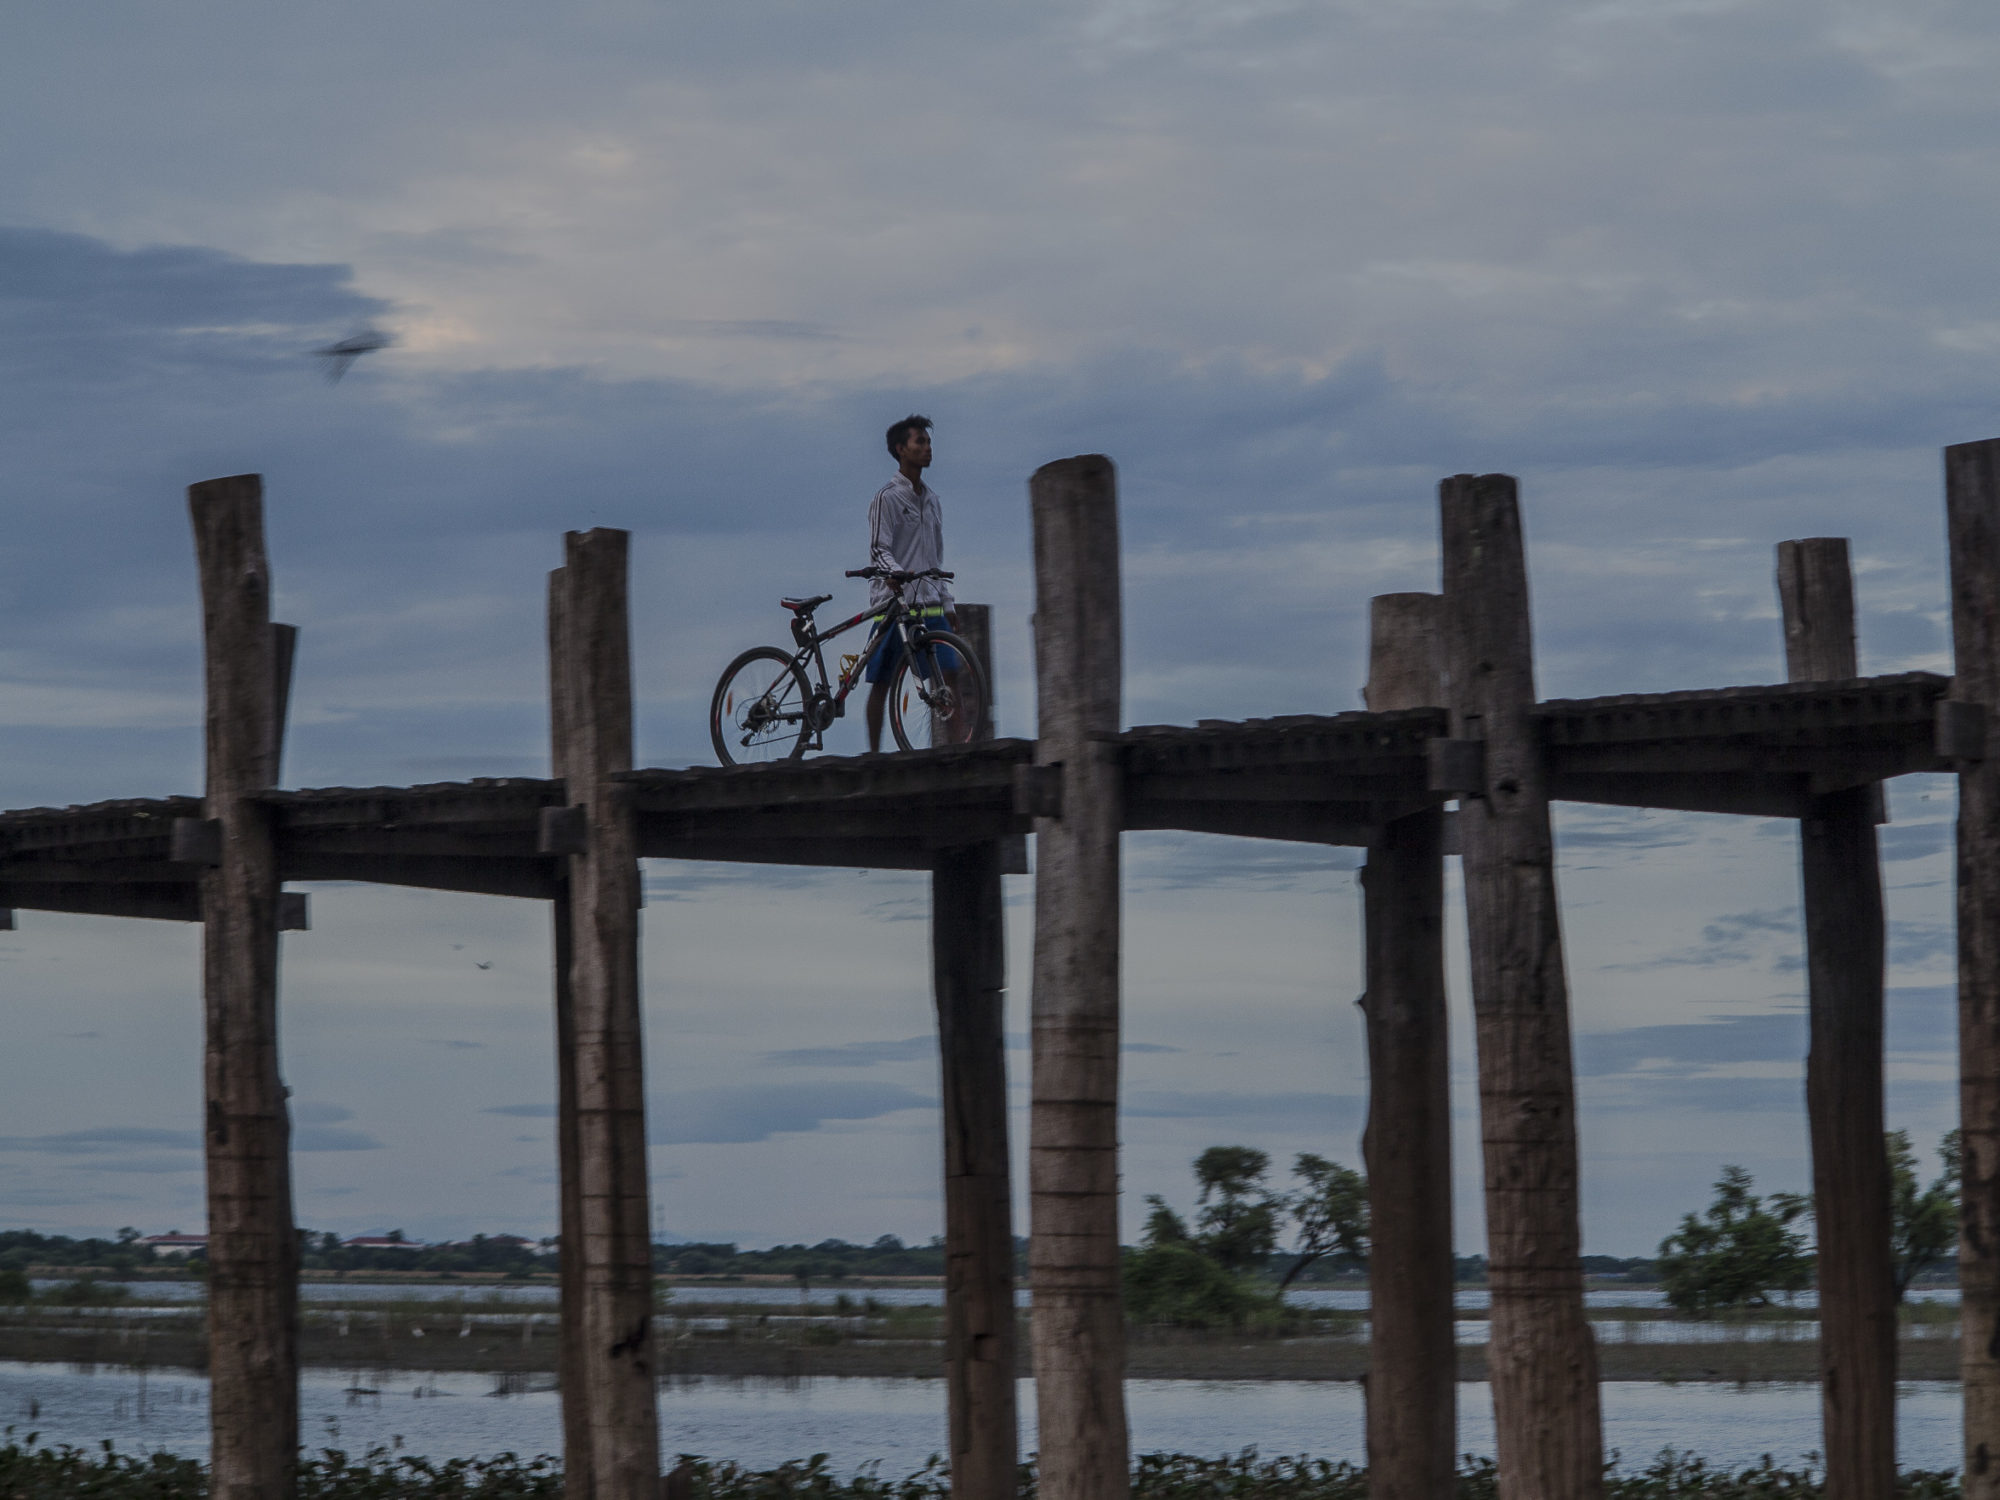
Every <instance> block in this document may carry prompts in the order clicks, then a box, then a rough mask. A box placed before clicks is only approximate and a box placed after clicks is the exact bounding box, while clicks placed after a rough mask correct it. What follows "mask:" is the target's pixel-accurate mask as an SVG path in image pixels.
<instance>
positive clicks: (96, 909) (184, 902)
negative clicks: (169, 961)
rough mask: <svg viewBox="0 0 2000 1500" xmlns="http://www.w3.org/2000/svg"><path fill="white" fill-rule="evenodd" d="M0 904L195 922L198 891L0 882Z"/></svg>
mask: <svg viewBox="0 0 2000 1500" xmlns="http://www.w3.org/2000/svg"><path fill="white" fill-rule="evenodd" d="M0 900H4V901H5V902H6V903H7V905H8V906H9V907H10V908H16V909H18V910H21V911H67V912H77V913H80V914H83V915H86V916H97V917H154V918H157V919H159V920H161V921H166V922H199V921H200V920H201V891H200V888H199V887H197V886H194V885H191V884H180V885H168V884H164V883H162V882H157V881H145V882H129V883H124V884H113V883H108V882H103V881H96V880H91V881H65V880H53V881H39V880H15V879H12V878H9V879H7V880H5V881H0Z"/></svg>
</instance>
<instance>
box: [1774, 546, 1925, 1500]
mask: <svg viewBox="0 0 2000 1500" xmlns="http://www.w3.org/2000/svg"><path fill="white" fill-rule="evenodd" d="M1778 597H1779V602H1780V604H1781V606H1782V609H1783V615H1784V629H1785V671H1786V674H1787V675H1788V676H1789V677H1790V678H1791V680H1792V681H1794V682H1844V681H1846V680H1847V679H1849V678H1851V677H1855V676H1857V675H1859V674H1858V668H1857V666H1856V652H1855V643H1854V576H1853V573H1852V571H1851V570H1850V569H1849V566H1848V560H1847V540H1846V538H1845V537H1812V538H1809V539H1807V540H1804V541H1795V542H1780V543H1779V544H1778ZM1880 795H1881V793H1880V788H1879V787H1877V786H1873V785H1867V786H1859V787H1854V788H1851V789H1849V790H1846V791H1840V792H1835V793H1832V794H1831V795H1828V796H1820V797H1812V798H1810V799H1808V801H1807V803H1806V806H1805V808H1804V809H1803V812H1804V816H1803V818H1802V819H1801V821H1800V832H1799V865H1800V870H1801V874H1802V876H1803V884H1804V888H1805V924H1806V974H1807V984H1806V992H1807V997H1808V1013H1809V1027H1810V1032H1811V1044H1810V1048H1809V1050H1808V1052H1807V1054H1806V1112H1807V1116H1808V1120H1809V1124H1810V1133H1811V1138H1812V1164H1813V1205H1814V1214H1815V1217H1816V1220H1817V1223H1818V1229H1819V1327H1820V1334H1819V1363H1820V1416H1821V1423H1822V1427H1823V1431H1822V1434H1821V1440H1822V1443H1823V1445H1824V1451H1825V1454H1826V1493H1827V1497H1828V1500H1864V1497H1873V1496H1880V1495H1887V1494H1889V1493H1891V1492H1892V1491H1893V1490H1894V1489H1895V1487H1896V1283H1895V1268H1894V1264H1893V1261H1892V1257H1891V1251H1890V1232H1891V1231H1890V1211H1889V1156H1888V1151H1887V1148H1886V1147H1885V1145H1884V1142H1883V1136H1882V1132H1883V1128H1884V1119H1883V1105H1882V984H1883V972H1882V964H1883V915H1882V874H1881V865H1880V862H1879V860H1878V857H1877V851H1876V847H1875V823H1876V821H1877V818H1876V813H1875V809H1876V804H1877V801H1878V799H1879V797H1880Z"/></svg>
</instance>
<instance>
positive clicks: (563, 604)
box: [549, 568, 592, 1500]
mask: <svg viewBox="0 0 2000 1500" xmlns="http://www.w3.org/2000/svg"><path fill="white" fill-rule="evenodd" d="M568 608H569V585H568V581H567V574H566V570H564V569H562V568H557V569H556V570H555V571H554V572H552V573H551V574H549V772H550V774H551V775H552V776H554V777H555V778H556V780H558V781H566V779H567V777H568V775H569V771H568V763H567V759H566V757H567V755H568V753H569V724H570V718H571V712H570V702H569V695H570V691H571V688H572V687H573V685H574V684H573V681H572V676H573V674H572V673H571V672H570V670H569V652H568V644H567V642H568V637H567V634H566V631H567V622H566V615H567V611H568ZM549 911H550V915H551V918H552V921H553V926H554V931H553V934H552V936H553V939H554V944H553V947H554V959H555V1010H556V1174H557V1189H556V1193H557V1200H558V1215H559V1217H558V1220H557V1225H558V1228H557V1232H558V1234H559V1235H560V1237H561V1239H560V1249H559V1250H558V1252H557V1253H558V1259H557V1263H556V1264H557V1275H558V1281H559V1294H560V1297H561V1308H562V1316H561V1318H560V1319H559V1321H558V1332H557V1338H558V1340H559V1342H558V1345H557V1359H556V1378H557V1380H558V1382H559V1383H560V1385H561V1388H562V1418H563V1491H564V1493H565V1495H567V1496H568V1500H590V1497H591V1494H592V1490H591V1482H590V1400H589V1397H588V1395H587V1386H588V1377H587V1376H586V1375H585V1373H584V1371H585V1365H586V1363H587V1361H586V1349H587V1344H586V1341H585V1338H584V1316H583V1170H582V1165H581V1162H580V1159H579V1157H578V1155H577V1123H576V1119H577V1115H576V1098H577V1090H576V1004H575V1000H574V999H573V997H572V995H571V992H570V981H569V975H570V964H571V962H572V961H573V958H574V954H575V948H574V944H573V941H572V936H571V927H570V893H569V881H568V880H567V879H566V878H565V879H564V880H563V882H562V885H561V889H560V891H559V892H558V893H557V895H556V897H555V899H554V900H552V901H551V902H550V903H549Z"/></svg>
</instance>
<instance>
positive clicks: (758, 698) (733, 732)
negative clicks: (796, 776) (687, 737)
mask: <svg viewBox="0 0 2000 1500" xmlns="http://www.w3.org/2000/svg"><path fill="white" fill-rule="evenodd" d="M811 703H812V695H811V690H810V689H809V688H808V687H807V686H806V674H805V673H803V672H801V671H800V670H799V669H798V667H797V666H796V665H794V664H793V662H792V658H791V657H790V656H789V655H788V654H787V653H785V652H783V651H780V650H779V649H778V648H777V647H776V646H755V647H752V648H751V649H750V650H748V651H745V652H744V653H743V654H742V655H741V656H739V657H737V658H736V660H735V661H733V662H731V663H730V664H729V666H728V668H727V669H726V670H725V671H724V672H723V674H722V680H721V681H720V682H718V683H716V685H715V696H714V698H712V699H710V700H709V705H708V735H709V738H710V739H711V740H713V741H714V742H715V753H716V755H717V756H718V757H719V758H720V759H721V761H722V763H723V764H724V765H725V766H740V765H755V764H757V763H759V762H762V761H770V760H797V759H798V758H799V756H801V755H803V754H804V753H805V748H806V744H807V742H808V741H810V740H811V739H812V721H811V714H810V713H809V711H808V710H809V709H810V706H811Z"/></svg>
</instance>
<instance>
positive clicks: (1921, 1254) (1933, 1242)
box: [1888, 1130, 1963, 1302]
mask: <svg viewBox="0 0 2000 1500" xmlns="http://www.w3.org/2000/svg"><path fill="white" fill-rule="evenodd" d="M1888 1140H1889V1207H1890V1215H1891V1217H1890V1248H1891V1253H1892V1254H1893V1255H1894V1256H1895V1262H1896V1300H1897V1301H1898V1302H1901V1301H1902V1300H1903V1299H1904V1297H1905V1296H1906V1295H1907V1294H1908V1292H1909V1290H1910V1283H1911V1282H1913V1281H1915V1280H1916V1279H1917V1277H1919V1276H1921V1275H1922V1274H1923V1273H1924V1272H1925V1271H1926V1270H1927V1269H1929V1268H1930V1267H1931V1266H1933V1265H1936V1264H1937V1263H1938V1262H1939V1261H1941V1260H1943V1259H1944V1257H1945V1256H1946V1255H1947V1254H1948V1253H1949V1252H1950V1251H1951V1250H1952V1249H1953V1248H1954V1247H1955V1246H1956V1245H1957V1243H1958V1188H1959V1177H1960V1172H1961V1169H1962V1164H1963V1148H1962V1147H1961V1145H1960V1137H1959V1133H1958V1132H1957V1131H1956V1130H1953V1131H1949V1132H1947V1133H1946V1135H1945V1137H1944V1139H1943V1140H1941V1141H1939V1142H1938V1157H1939V1159H1940V1161H1942V1163H1943V1164H1944V1170H1943V1171H1941V1172H1940V1173H1938V1176H1937V1179H1936V1181H1934V1182H1932V1183H1931V1185H1930V1186H1929V1187H1928V1188H1922V1189H1920V1188H1919V1187H1918V1184H1917V1154H1916V1152H1915V1151H1913V1150H1911V1149H1910V1134H1909V1132H1908V1131H1906V1130H1892V1131H1890V1132H1889V1138H1888Z"/></svg>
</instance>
